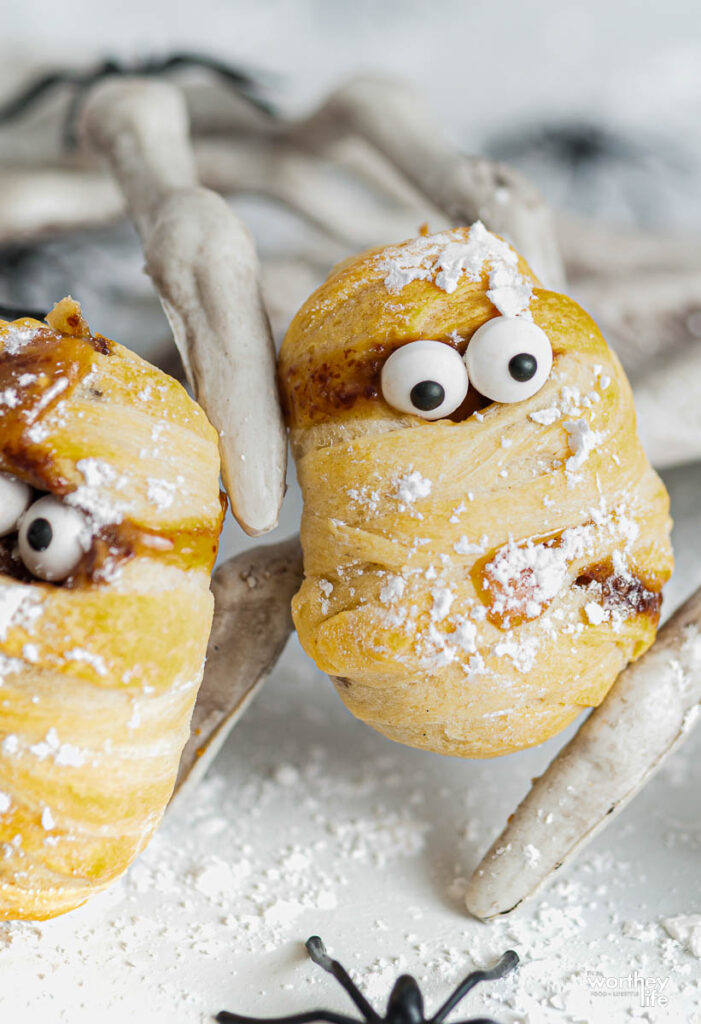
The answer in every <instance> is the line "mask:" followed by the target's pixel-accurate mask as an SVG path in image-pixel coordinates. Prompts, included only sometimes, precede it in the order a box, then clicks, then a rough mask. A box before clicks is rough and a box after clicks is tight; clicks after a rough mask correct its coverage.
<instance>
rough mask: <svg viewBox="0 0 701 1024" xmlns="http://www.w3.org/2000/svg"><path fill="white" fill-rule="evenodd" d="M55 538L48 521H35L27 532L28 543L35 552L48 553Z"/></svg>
mask: <svg viewBox="0 0 701 1024" xmlns="http://www.w3.org/2000/svg"><path fill="white" fill-rule="evenodd" d="M53 536H54V531H53V530H52V529H51V523H50V522H49V520H48V519H35V520H34V522H33V523H32V524H31V525H30V527H29V529H28V530H27V543H28V544H29V546H30V548H33V550H34V551H46V549H47V548H48V546H49V544H50V543H51V541H52V540H53Z"/></svg>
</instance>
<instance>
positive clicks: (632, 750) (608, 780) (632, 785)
mask: <svg viewBox="0 0 701 1024" xmlns="http://www.w3.org/2000/svg"><path fill="white" fill-rule="evenodd" d="M700 631H701V590H697V591H696V593H695V594H694V595H693V596H692V597H690V598H689V600H688V601H687V602H686V603H685V604H684V605H683V606H682V607H681V608H680V609H679V610H678V611H677V612H676V613H675V614H674V615H673V616H672V618H671V619H670V620H669V622H667V623H666V624H665V625H664V626H663V627H662V629H661V630H660V633H659V636H658V638H657V640H656V642H655V645H654V647H652V648H651V649H650V650H649V651H648V652H647V654H645V656H644V657H642V658H641V659H640V661H638V662H636V663H635V664H634V665H631V666H629V667H628V668H627V669H626V670H625V671H624V672H622V673H621V675H620V676H619V678H618V679H617V680H616V682H615V684H614V686H613V688H612V690H611V692H610V693H609V695H608V696H607V698H606V701H605V703H604V704H602V705H601V707H599V708H596V709H595V710H594V711H593V712H592V714H591V715H590V716H589V718H588V719H587V721H586V722H585V723H584V724H583V725H582V726H581V728H580V729H579V731H578V732H577V734H576V736H575V737H574V738H573V739H572V740H570V742H569V743H568V744H567V746H566V747H564V748H563V750H561V751H560V753H559V754H558V755H557V756H556V758H555V759H554V760H553V761H552V763H551V764H550V766H549V767H548V769H547V770H546V771H545V773H544V774H543V775H541V776H540V778H539V779H536V781H535V782H534V784H533V786H532V787H531V789H530V791H529V793H528V795H527V796H526V797H525V799H524V800H523V801H522V803H521V804H520V805H519V807H518V808H517V810H516V811H515V813H514V814H513V816H512V817H511V818H510V820H509V824H508V825H507V826H506V828H505V829H504V831H503V832H502V833H501V835H500V836H499V838H498V839H497V840H495V842H494V844H493V845H492V847H491V849H490V850H489V852H488V853H487V854H486V855H485V857H484V858H483V860H482V861H481V863H480V864H479V866H478V867H477V869H476V870H475V872H474V874H473V876H472V878H471V880H470V884H469V887H468V891H467V897H466V902H467V908H468V910H470V911H471V913H473V914H474V915H475V916H476V917H481V918H490V917H496V916H497V915H498V914H508V913H509V911H511V910H513V909H514V908H515V907H517V906H518V905H519V904H520V903H522V902H523V901H524V900H526V899H528V898H530V897H532V896H533V895H534V894H535V893H536V892H537V891H538V890H539V889H540V887H541V886H542V885H544V884H545V883H546V882H547V881H548V880H549V878H550V877H551V875H552V873H553V872H554V871H555V870H556V869H557V868H559V867H561V866H562V865H563V864H565V863H566V862H567V861H569V860H570V859H572V858H573V857H574V856H575V855H576V854H577V853H578V852H579V851H580V850H581V849H582V847H583V846H585V845H586V844H587V843H588V842H589V841H590V840H591V839H593V838H594V836H596V835H597V833H598V832H599V831H600V830H601V829H602V828H603V827H604V826H605V825H606V824H607V823H608V822H609V821H610V820H611V816H613V815H615V814H618V813H619V812H620V811H622V810H623V808H624V807H626V806H627V804H628V803H629V802H630V801H631V800H632V799H633V797H634V796H635V795H636V794H637V793H638V792H639V790H640V789H641V788H642V787H643V786H644V785H645V784H646V783H647V781H648V780H649V779H650V778H651V777H652V776H653V775H654V774H655V772H656V771H657V770H658V769H659V768H660V767H661V765H662V764H663V763H664V761H665V759H666V758H667V756H668V755H669V754H671V753H672V752H673V751H674V750H676V749H677V748H678V747H679V746H680V745H681V744H682V743H683V742H684V740H685V739H686V737H687V736H688V735H689V733H690V731H691V727H692V725H693V724H694V722H695V720H696V718H697V717H698V711H699V704H700V703H701V632H700ZM526 848H528V852H529V856H526V852H525V851H526ZM533 851H537V852H536V853H534V852H533Z"/></svg>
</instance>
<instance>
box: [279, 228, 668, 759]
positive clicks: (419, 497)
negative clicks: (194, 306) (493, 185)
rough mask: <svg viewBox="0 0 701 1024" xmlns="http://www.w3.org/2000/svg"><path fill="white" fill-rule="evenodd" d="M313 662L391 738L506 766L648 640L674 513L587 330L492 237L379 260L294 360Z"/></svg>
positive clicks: (290, 394)
mask: <svg viewBox="0 0 701 1024" xmlns="http://www.w3.org/2000/svg"><path fill="white" fill-rule="evenodd" d="M279 375H280V384H281V389H282V393H283V397H284V400H285V403H286V408H287V416H288V422H289V426H290V430H291V436H292V445H293V450H294V453H295V457H296V460H297V471H298V475H299V480H300V483H301V487H302V493H303V497H304V514H303V520H302V544H303V548H304V562H305V580H304V582H303V585H302V587H301V589H300V591H299V593H298V594H297V596H296V597H295V599H294V602H293V614H294V620H295V624H296V627H297V631H298V634H299V637H300V640H301V643H302V646H303V647H304V648H305V650H306V651H307V653H308V654H309V655H310V656H311V657H312V658H313V659H314V661H315V662H316V663H317V665H318V666H319V667H320V668H321V669H323V670H324V671H326V672H328V673H329V675H330V676H331V677H332V678H333V680H334V682H335V684H336V687H337V689H338V692H339V694H340V696H341V698H342V699H343V701H344V702H345V704H346V705H347V706H348V707H349V708H350V710H351V711H352V712H353V713H354V714H356V715H358V716H359V717H360V718H362V719H364V720H365V721H366V722H367V723H368V724H370V725H372V726H373V727H374V728H376V729H378V730H380V731H381V732H383V733H384V734H385V735H387V736H389V737H390V738H392V739H394V740H399V741H401V742H403V743H408V744H410V745H412V746H417V747H425V748H427V749H429V750H435V751H439V752H440V753H444V754H456V755H459V756H464V757H491V756H495V755H498V754H505V753H508V752H510V751H514V750H518V749H520V748H522V747H527V746H530V745H532V744H536V743H540V742H541V741H542V740H544V739H546V738H547V737H549V736H551V735H553V734H554V733H556V732H557V731H558V730H560V729H562V728H563V727H564V726H566V725H567V724H568V722H570V721H572V719H573V718H574V717H575V716H576V715H577V714H578V713H579V712H580V711H581V710H582V708H585V707H589V706H591V705H596V704H599V703H600V702H601V701H602V700H603V698H604V696H605V695H606V692H607V691H608V689H609V687H610V686H611V684H612V683H613V681H614V679H615V678H616V676H617V674H618V673H619V672H620V671H621V669H622V668H623V666H624V665H625V664H626V663H627V662H628V661H630V660H631V659H634V658H637V657H638V656H639V655H640V654H641V653H642V652H643V651H644V650H645V649H646V648H647V647H648V646H649V645H650V644H651V643H652V640H653V639H654V636H655V630H656V626H657V621H658V617H659V609H660V590H661V587H662V585H663V583H664V582H665V580H666V579H667V578H668V576H669V574H670V571H671V566H672V556H671V548H670V542H669V531H670V519H669V514H668V497H667V494H666V492H665V489H664V487H663V485H662V483H661V482H660V480H659V478H658V477H657V475H656V474H655V473H654V472H653V470H652V469H651V467H650V465H649V464H648V461H647V459H646V457H645V454H644V453H643V451H642V449H641V447H640V443H639V441H638V437H637V434H636V424H635V411H634V408H633V401H632V395H631V391H630V387H629V385H628V382H627V380H626V378H625V376H624V373H623V370H622V368H621V366H620V364H619V362H618V360H617V358H616V356H615V355H614V354H613V352H611V350H610V349H609V348H608V347H607V345H606V343H605V341H604V339H603V338H602V336H601V334H600V333H599V331H598V329H597V327H596V325H595V324H594V322H593V321H592V320H591V318H590V317H589V316H588V315H587V314H586V313H585V312H584V310H582V309H581V308H580V307H579V306H578V305H577V304H576V303H575V302H573V301H572V300H571V299H569V298H567V297H566V296H564V295H559V294H556V293H554V292H550V291H547V290H545V289H543V288H541V287H540V286H539V284H538V281H537V280H536V278H535V277H534V275H533V273H532V272H531V271H530V269H529V268H528V266H527V265H526V264H525V263H524V261H523V260H522V259H521V258H520V257H518V256H517V254H516V253H515V252H514V251H513V250H512V249H511V248H510V247H509V246H508V245H507V244H506V243H505V242H504V241H502V240H501V239H499V238H497V237H496V236H494V235H491V234H490V233H489V232H488V231H486V230H485V228H484V227H483V226H482V225H481V224H480V223H479V222H478V223H477V224H475V225H473V226H472V228H469V229H468V228H460V229H455V230H452V231H446V232H443V233H441V234H438V235H433V236H427V237H421V238H418V239H415V240H412V241H409V242H405V243H403V244H401V245H397V246H392V247H388V248H385V249H378V250H374V251H372V252H369V253H365V254H363V255H361V256H359V257H358V258H357V259H354V260H352V261H349V262H347V263H346V264H344V265H342V266H340V267H339V268H337V269H336V270H335V272H334V273H332V275H331V276H330V277H329V279H328V280H327V281H326V283H325V284H323V285H322V287H321V288H319V289H318V291H317V292H315V294H314V295H312V297H311V298H310V299H309V300H308V302H307V303H306V304H305V305H304V306H303V308H302V309H301V310H300V312H299V313H298V314H297V316H296V317H295V319H294V321H293V323H292V325H291V326H290V329H289V331H288V334H287V337H286V338H285V341H284V344H283V347H282V352H281V356H280V364H279Z"/></svg>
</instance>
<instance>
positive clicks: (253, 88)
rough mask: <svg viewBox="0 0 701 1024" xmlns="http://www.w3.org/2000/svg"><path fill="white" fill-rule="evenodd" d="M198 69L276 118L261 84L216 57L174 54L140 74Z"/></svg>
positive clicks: (146, 68)
mask: <svg viewBox="0 0 701 1024" xmlns="http://www.w3.org/2000/svg"><path fill="white" fill-rule="evenodd" d="M188 67H198V68H205V69H206V70H207V71H211V72H212V73H213V74H215V75H218V76H219V78H223V79H224V81H225V82H228V83H229V84H230V85H232V86H233V87H234V88H235V89H236V91H237V92H239V93H240V94H241V95H242V96H243V97H244V98H245V99H246V100H248V102H249V103H252V104H253V106H255V107H258V109H259V110H262V111H263V112H264V113H265V114H270V115H271V116H276V113H277V112H276V110H275V107H274V106H273V104H271V103H268V101H267V100H264V99H262V98H261V97H260V96H259V95H258V89H259V83H258V82H257V81H256V79H255V78H252V77H251V75H249V74H247V73H246V72H245V71H241V69H240V68H236V67H233V66H232V65H231V64H227V63H226V62H225V61H221V60H217V58H216V57H208V56H204V55H202V54H198V53H187V52H182V53H174V54H172V55H171V56H170V57H165V58H164V59H163V60H160V61H157V62H153V63H152V64H151V65H149V66H148V67H145V68H144V69H140V70H139V72H138V73H139V74H161V73H164V72H166V71H175V70H177V69H178V68H188Z"/></svg>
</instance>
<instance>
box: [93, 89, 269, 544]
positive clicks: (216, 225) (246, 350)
mask: <svg viewBox="0 0 701 1024" xmlns="http://www.w3.org/2000/svg"><path fill="white" fill-rule="evenodd" d="M82 124H83V132H84V134H85V135H86V137H87V138H88V139H89V141H90V142H91V143H92V145H93V146H95V147H96V148H97V149H98V150H99V151H100V152H102V153H103V154H104V155H105V156H106V157H107V159H108V160H109V163H110V166H111V168H112V171H113V173H114V175H115V177H116V179H117V181H118V182H119V184H120V186H121V188H122V191H123V192H124V196H125V199H126V202H127V207H128V209H129V212H130V214H131V216H132V217H133V218H134V221H135V223H136V226H137V228H138V231H139V234H140V236H141V241H142V244H143V247H144V254H145V257H146V268H147V271H148V273H149V274H150V276H151V277H152V278H153V282H154V284H155V286H156V289H157V291H158V294H159V296H160V299H161V302H162V304H163V308H164V310H165V312H166V315H167V316H168V319H169V321H170V325H171V327H172V330H173V336H174V338H175V341H176V344H177V345H178V349H179V351H180V354H181V356H182V359H183V362H184V364H185V368H186V370H187V373H188V377H189V379H190V381H191V383H192V384H193V386H194V387H195V390H196V394H197V396H198V398H199V400H200V401H201V402H202V405H203V407H204V408H205V409H206V411H207V412H208V414H209V416H210V418H211V420H212V422H213V423H214V425H215V426H216V428H217V430H218V431H219V435H220V444H221V453H222V474H223V478H224V483H225V486H226V489H227V492H228V494H229V497H230V498H231V504H232V510H233V512H234V515H235V516H236V518H237V519H238V521H239V522H240V524H241V526H242V527H243V528H244V530H246V532H247V533H249V534H254V535H255V534H260V533H265V532H267V531H268V530H271V529H272V528H273V527H274V526H275V524H276V523H277V518H278V514H279V511H280V505H281V504H282V497H283V494H284V489H285V463H286V458H287V438H286V435H285V430H284V426H283V423H282V417H281V413H280V408H279V403H278V397H277V390H276V388H275V350H274V346H273V341H272V336H271V333H270V325H269V323H268V319H267V316H266V313H265V310H264V308H263V302H262V298H261V294H260V286H259V280H258V279H259V266H258V259H257V256H256V253H255V249H254V246H253V242H252V240H251V238H250V236H249V234H248V232H247V230H246V228H245V227H244V225H243V224H242V223H241V222H240V221H239V219H238V218H237V217H236V216H235V214H234V213H233V211H232V210H231V209H230V208H229V207H228V206H227V204H226V202H225V201H224V200H223V199H222V198H221V196H218V195H217V194H216V193H214V192H211V191H209V190H208V189H205V188H202V187H201V186H199V185H198V184H197V179H196V173H195V166H194V158H193V154H192V151H191V149H190V146H189V142H188V136H187V132H188V126H187V111H186V108H185V103H184V100H183V97H182V95H181V94H180V93H179V91H178V90H177V89H175V88H174V87H172V86H170V85H167V84H165V83H163V82H154V81H144V80H139V79H132V80H129V81H124V80H120V81H108V82H105V83H103V84H101V85H98V86H97V87H96V88H95V89H94V90H93V91H92V93H91V94H90V96H89V97H88V99H87V101H86V103H85V107H84V110H83V115H82Z"/></svg>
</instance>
